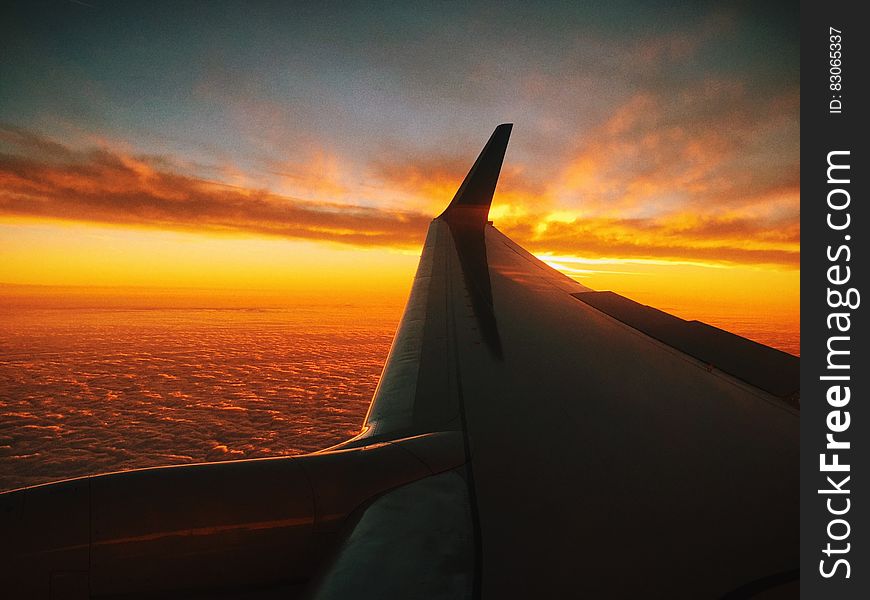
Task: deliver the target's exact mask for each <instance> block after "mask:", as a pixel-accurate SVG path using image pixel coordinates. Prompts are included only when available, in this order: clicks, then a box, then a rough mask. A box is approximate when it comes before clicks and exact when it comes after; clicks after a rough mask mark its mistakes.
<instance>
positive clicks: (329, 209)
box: [0, 127, 428, 246]
mask: <svg viewBox="0 0 870 600" xmlns="http://www.w3.org/2000/svg"><path fill="white" fill-rule="evenodd" d="M0 132H2V137H0V140H2V141H3V142H5V143H6V144H7V145H12V146H15V147H17V148H19V149H21V150H22V151H23V152H22V154H18V155H13V154H0V186H2V190H0V215H4V216H11V217H33V218H50V219H66V220H75V221H90V222H96V223H107V224H114V225H125V226H141V227H157V228H165V229H180V230H196V231H212V232H235V233H252V234H262V235H275V236H282V237H290V238H306V239H316V240H324V241H331V242H342V243H349V244H360V245H381V246H396V245H400V246H412V245H415V244H419V243H420V242H421V241H422V236H423V234H424V232H425V229H426V223H427V222H428V218H427V217H425V216H424V215H422V214H418V213H411V212H395V211H385V210H380V209H377V208H371V207H363V206H352V205H347V204H339V203H329V202H316V203H315V202H305V201H302V200H297V199H293V198H288V197H285V196H280V195H277V194H274V193H271V192H269V191H266V190H258V189H249V188H241V187H233V186H228V185H224V184H219V183H216V182H212V181H205V180H202V179H198V178H196V177H193V176H190V175H187V174H184V173H180V172H176V171H174V170H173V163H172V161H170V160H168V159H165V158H159V157H147V156H131V155H127V154H122V153H119V152H115V151H111V150H107V149H91V150H87V151H74V150H72V149H69V148H67V147H65V146H63V145H61V144H58V143H56V142H53V141H51V140H48V139H46V138H43V137H41V136H38V135H36V134H33V133H29V132H26V131H24V130H21V129H15V128H9V127H5V128H2V129H0ZM40 150H43V152H42V155H43V156H42V158H36V157H33V156H27V155H26V154H29V153H32V151H40Z"/></svg>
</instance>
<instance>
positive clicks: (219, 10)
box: [0, 0, 800, 335]
mask: <svg viewBox="0 0 870 600" xmlns="http://www.w3.org/2000/svg"><path fill="white" fill-rule="evenodd" d="M0 10H2V16H0V50H2V51H0V82H2V83H0V283H3V284H15V285H19V286H20V285H38V286H85V287H88V288H93V289H105V288H113V287H138V288H155V289H156V288H161V289H162V288H190V289H204V290H205V289H207V290H215V289H220V290H241V291H245V292H246V293H247V294H249V295H250V294H255V293H264V294H267V295H268V294H274V293H276V292H280V293H285V292H286V293H288V294H314V295H316V294H337V293H342V294H351V293H352V294H356V295H358V296H359V297H361V298H367V297H369V298H373V297H379V296H384V295H387V296H391V297H393V296H395V297H396V298H398V297H403V296H404V295H405V294H406V293H407V291H408V289H409V287H410V280H411V277H412V276H413V272H414V268H415V267H416V263H417V258H418V256H419V249H420V246H421V243H422V241H423V237H424V236H425V231H426V226H427V223H428V221H429V220H430V219H431V218H432V217H433V216H435V215H437V214H438V213H439V212H440V211H441V210H442V209H443V207H444V206H445V205H446V204H447V202H449V200H450V198H451V197H452V196H453V193H454V192H455V190H456V188H457V187H458V185H459V183H460V182H461V180H462V178H463V176H464V174H465V172H466V171H467V169H468V168H469V166H470V165H471V163H472V162H473V161H474V158H475V157H476V156H477V153H478V152H479V150H480V148H481V147H482V146H483V144H484V143H485V141H486V139H487V138H488V136H489V134H490V133H491V131H492V129H493V128H494V127H495V126H496V125H497V124H499V123H502V122H512V123H514V124H515V125H514V130H513V135H512V140H511V143H510V146H509V149H508V153H507V157H506V161H505V166H504V168H503V171H502V177H501V181H500V183H499V186H498V188H497V191H496V196H495V199H494V202H493V210H492V213H491V215H492V217H491V218H492V219H493V220H494V221H495V225H496V226H497V227H498V228H499V229H501V230H502V231H503V232H505V233H506V234H507V235H509V236H511V237H512V238H514V239H515V240H516V241H517V242H519V243H520V244H522V245H524V246H525V247H527V248H528V249H529V250H530V251H532V252H534V253H535V254H537V255H538V256H540V257H542V258H544V259H545V260H547V261H548V262H550V263H551V264H553V265H554V266H557V267H558V268H560V269H562V270H564V271H565V272H566V273H568V274H569V275H571V276H573V277H576V278H578V280H580V281H582V282H583V283H584V284H586V285H589V286H590V287H593V288H596V289H613V290H615V291H618V292H620V293H624V294H626V295H629V296H631V297H634V298H636V299H638V300H640V301H644V302H649V303H656V304H657V305H659V306H660V307H662V304H664V305H665V306H664V307H665V308H667V307H668V306H675V307H680V310H681V311H682V312H684V313H692V314H687V315H684V316H693V315H694V314H695V313H697V314H698V315H699V316H704V314H703V313H704V311H705V310H706V309H707V308H709V306H710V305H714V304H716V305H721V306H722V307H723V308H722V310H723V311H726V312H728V311H731V312H735V313H739V312H740V311H744V312H746V313H750V312H751V313H762V314H771V315H778V317H777V318H779V319H781V322H782V327H784V328H791V330H792V333H794V334H795V335H796V334H797V331H798V330H797V328H798V314H799V298H798V288H799V277H800V272H799V261H800V202H799V198H800V195H799V186H800V178H799V134H800V130H799V108H800V95H799V57H798V6H797V3H793V4H784V5H779V4H777V3H763V5H762V3H751V2H711V3H702V2H692V3H659V2H642V3H641V2H636V3H620V2H564V3H559V2H547V3H544V4H537V3H529V2H513V3H512V2H499V3H479V2H472V3H458V2H457V3H452V2H438V3H413V4H412V3H390V2H381V3H358V4H354V3H347V2H341V3H337V2H336V3H332V2H316V3H314V2H311V3H302V2H274V3H272V2H252V3H243V2H172V3H169V2H143V3H131V2H105V1H100V0H69V1H55V2H37V1H35V2H21V3H17V4H8V3H7V4H6V5H4V7H3V8H2V9H0ZM7 287H8V286H7ZM705 307H706V308H705Z"/></svg>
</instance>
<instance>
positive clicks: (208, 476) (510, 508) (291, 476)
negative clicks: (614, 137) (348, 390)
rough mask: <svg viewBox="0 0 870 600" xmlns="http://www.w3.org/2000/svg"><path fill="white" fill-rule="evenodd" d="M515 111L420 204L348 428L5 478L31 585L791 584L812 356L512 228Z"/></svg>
mask: <svg viewBox="0 0 870 600" xmlns="http://www.w3.org/2000/svg"><path fill="white" fill-rule="evenodd" d="M510 129H511V126H510V125H500V126H499V127H497V128H496V130H495V132H494V133H493V134H492V137H491V138H490V140H489V142H488V143H487V145H486V146H485V148H484V150H483V151H482V152H481V154H480V156H479V158H478V159H477V161H476V162H475V163H474V166H473V167H472V169H471V171H470V172H469V173H468V175H467V176H466V178H465V180H464V181H463V183H462V185H461V186H460V188H459V191H458V192H457V193H456V196H455V197H454V198H453V200H452V202H451V203H450V205H449V206H448V208H447V209H446V210H445V211H444V213H443V214H441V215H440V216H439V217H437V218H436V219H435V220H433V221H432V224H431V225H430V228H429V232H428V235H427V238H426V242H425V244H424V247H423V252H422V255H421V258H420V264H419V267H418V270H417V274H416V276H415V279H414V283H413V287H412V291H411V295H410V298H409V300H408V303H407V306H406V308H405V312H404V315H403V317H402V320H401V323H400V325H399V329H398V331H397V333H396V337H395V339H394V341H393V345H392V348H391V350H390V354H389V357H388V359H387V362H386V366H385V367H384V372H383V375H382V378H381V381H380V384H379V386H378V388H377V391H376V392H375V396H374V399H373V401H372V404H371V407H370V409H369V412H368V415H367V416H366V420H365V423H364V426H363V430H362V432H361V433H360V434H359V435H358V436H356V437H355V438H353V439H351V440H349V441H348V442H345V443H344V444H340V445H339V446H336V447H335V448H331V449H328V450H326V451H324V452H321V453H316V454H313V455H307V456H303V457H295V458H290V459H265V460H253V461H240V462H236V463H217V464H211V465H194V466H184V467H173V468H163V469H147V470H140V471H132V472H128V473H120V474H114V475H103V476H94V477H90V478H83V479H77V480H72V481H70V482H64V483H61V484H51V485H47V486H38V487H37V488H33V489H29V490H21V491H18V492H12V493H9V494H3V495H0V509H5V512H4V517H3V518H4V519H5V523H7V524H10V526H11V527H14V531H15V532H16V533H15V535H12V536H10V538H9V540H11V541H6V542H4V545H5V546H6V547H7V549H9V548H11V551H10V552H9V553H10V558H9V560H3V563H6V564H18V565H22V564H24V565H28V566H24V567H21V566H19V567H18V568H17V569H16V571H14V572H13V573H12V574H13V575H14V576H15V578H17V580H18V581H19V582H21V581H24V582H25V584H20V585H25V586H26V585H30V586H31V587H33V586H34V585H35V584H33V581H36V580H39V581H43V580H45V581H49V582H55V583H52V584H51V585H49V586H48V587H47V588H46V586H45V585H42V584H40V585H39V586H36V587H38V588H39V590H40V591H39V593H42V594H45V590H46V589H49V590H51V589H54V590H57V589H68V590H72V591H73V592H75V590H81V589H85V590H87V592H86V594H85V596H83V597H88V595H87V594H89V595H90V597H99V596H100V595H107V596H108V595H115V596H120V597H126V596H123V595H124V594H128V595H129V594H134V593H143V590H144V591H146V592H150V593H152V596H153V594H165V593H170V592H171V593H178V590H203V589H206V590H212V591H213V592H216V591H217V590H220V591H221V593H227V594H233V593H237V594H238V596H239V597H253V596H252V594H253V593H254V592H255V591H260V592H262V593H263V594H277V593H281V594H284V595H285V596H286V597H294V596H295V595H298V594H305V595H306V596H307V597H311V598H320V599H329V598H346V597H357V598H513V597H522V598H528V597H536V598H548V597H565V596H569V597H578V598H584V597H585V598H627V597H638V596H655V597H673V598H726V597H727V598H746V597H759V598H762V597H763V598H774V597H777V598H778V597H796V596H797V577H798V572H797V568H798V429H799V404H798V402H799V401H798V393H799V390H798V368H799V359H797V358H796V357H793V356H791V355H788V354H785V353H783V352H779V351H777V350H774V349H772V348H768V347H766V346H763V345H761V344H756V343H755V342H751V341H749V340H746V339H744V338H740V337H738V336H735V335H733V334H730V333H727V332H724V331H722V330H719V329H716V328H714V327H710V326H707V325H704V324H702V323H698V322H696V321H684V320H682V319H679V318H677V317H674V316H671V315H668V314H666V313H663V312H661V311H658V310H656V309H654V308H651V307H648V306H643V305H641V304H638V303H635V302H633V301H631V300H629V299H627V298H623V297H621V296H619V295H617V294H613V293H612V292H596V291H593V290H590V289H589V288H587V287H585V286H583V285H581V284H579V283H577V282H576V281H574V280H572V279H570V278H568V277H566V276H564V275H562V274H561V273H559V272H557V271H555V270H554V269H552V268H551V267H549V266H547V265H546V264H544V263H542V262H541V261H539V260H538V259H536V258H535V257H534V256H532V255H531V254H530V253H528V252H527V251H525V250H524V249H523V248H521V247H520V246H518V245H517V244H516V243H514V242H513V241H511V240H510V239H509V238H507V237H506V236H505V235H503V234H502V233H500V232H499V231H498V230H497V229H495V228H494V227H493V225H492V223H490V222H489V221H488V212H489V206H490V203H491V201H492V198H493V193H494V191H495V187H496V183H497V180H498V175H499V171H500V168H501V165H502V161H503V159H504V155H505V150H506V147H507V142H508V138H509V135H510ZM61 506H65V507H67V508H66V511H65V512H64V513H63V514H64V519H60V517H58V514H60V512H59V511H58V507H61ZM71 516H75V518H70V517H71ZM60 522H63V523H64V525H59V523H60ZM34 533H36V534H38V535H34ZM22 557H24V558H22ZM34 564H35V565H37V567H38V568H37V567H33V565H34ZM24 573H26V575H23V574H24ZM154 573H160V576H159V577H158V576H154V575H149V574H154ZM40 586H41V587H40ZM52 586H53V587H52ZM73 592H71V593H73ZM49 593H52V592H50V591H49ZM285 596H281V597H285ZM34 597H36V596H34ZM41 597H55V596H53V595H52V596H46V595H43V596H41ZM71 597H72V596H71ZM172 597H186V596H172ZM221 597H235V596H232V595H230V596H221ZM264 597H265V596H264ZM268 597H277V596H268Z"/></svg>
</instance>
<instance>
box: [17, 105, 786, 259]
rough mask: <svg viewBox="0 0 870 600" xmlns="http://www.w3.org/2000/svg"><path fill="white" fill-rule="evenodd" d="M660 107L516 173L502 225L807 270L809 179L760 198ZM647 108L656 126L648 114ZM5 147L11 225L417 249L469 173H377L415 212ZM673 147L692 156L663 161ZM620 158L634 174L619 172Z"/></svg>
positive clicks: (432, 165) (718, 154)
mask: <svg viewBox="0 0 870 600" xmlns="http://www.w3.org/2000/svg"><path fill="white" fill-rule="evenodd" d="M656 106H657V105H656V103H655V101H654V99H650V98H649V97H641V96H639V97H637V98H635V99H634V100H632V101H631V102H630V103H628V104H627V105H626V106H625V107H623V109H622V110H618V111H616V112H615V114H614V116H613V118H612V119H611V120H609V121H608V122H606V123H605V124H603V125H602V127H601V129H600V131H599V134H600V135H599V137H598V139H597V140H596V142H595V143H594V144H593V145H590V146H587V147H585V148H582V149H581V151H580V153H579V154H577V155H576V156H575V157H573V158H569V160H568V161H567V163H566V165H567V166H566V167H565V168H564V169H563V172H562V173H561V175H560V177H557V178H555V179H554V180H553V181H549V182H546V181H538V180H533V179H530V178H528V177H527V176H526V172H527V171H528V170H530V169H531V167H529V166H528V165H525V164H524V163H522V162H519V161H518V164H512V165H506V166H505V170H504V173H503V176H502V179H501V181H500V183H499V187H498V190H497V198H496V202H495V205H494V207H493V219H494V220H495V221H496V224H497V225H498V226H499V228H500V229H502V230H503V231H505V233H507V234H508V235H510V236H512V237H513V238H514V239H516V240H517V242H519V243H521V244H523V245H525V246H527V247H528V248H529V249H530V250H533V251H536V252H555V253H559V254H574V255H578V256H586V257H602V256H604V257H637V258H640V257H643V258H657V259H671V260H674V259H677V260H701V261H708V262H711V261H712V262H734V263H749V264H770V263H773V264H779V265H788V266H797V265H798V263H799V256H800V220H799V217H800V213H799V182H798V181H791V180H792V179H795V178H796V177H797V175H796V173H795V174H794V175H792V174H789V173H785V175H784V176H783V177H784V181H785V183H777V179H776V178H774V179H775V181H774V182H773V183H771V182H768V181H765V180H763V179H759V181H757V182H756V187H757V189H756V190H754V191H752V189H751V187H752V186H749V185H746V183H745V182H740V181H737V182H735V178H736V176H730V175H729V174H728V168H729V166H728V160H730V159H723V157H728V156H731V152H732V151H731V150H730V149H729V148H730V146H731V145H732V144H733V140H726V141H724V142H721V144H720V145H717V143H716V139H717V138H716V136H718V135H720V134H718V133H717V132H715V131H707V130H706V129H704V130H703V131H701V133H700V137H699V134H698V132H693V131H692V130H691V128H690V127H689V126H688V125H687V126H685V127H686V129H679V130H678V131H675V132H671V133H668V131H667V128H665V130H664V132H662V130H660V129H657V127H658V125H659V121H660V119H659V117H656V116H655V114H656V112H655V109H656ZM639 107H642V108H644V109H645V112H644V115H646V116H640V117H638V116H635V114H636V112H637V111H636V110H632V109H638V108H639ZM650 115H652V116H650ZM707 136H711V137H707ZM0 143H2V144H4V145H5V146H6V147H11V148H12V149H14V150H17V151H18V153H5V154H0V184H2V190H0V215H2V216H7V217H29V218H37V219H67V220H76V221H88V222H96V223H106V224H113V225H121V226H133V227H153V228H163V229H174V230H187V231H206V232H225V233H237V234H239V233H241V234H254V235H271V236H281V237H287V238H303V239H311V240H319V241H327V242H339V243H346V244H353V245H360V246H390V247H406V248H413V247H417V246H418V245H419V244H420V243H421V241H422V238H423V235H424V234H425V230H426V225H427V223H428V220H429V219H430V218H431V216H432V215H434V214H437V211H439V210H441V208H442V207H443V205H444V204H445V203H446V202H447V201H448V200H449V198H450V197H451V196H452V194H453V193H454V191H455V189H456V187H457V186H458V184H459V182H460V181H461V179H462V176H463V175H464V173H465V170H466V168H467V163H468V160H467V157H465V158H464V159H463V160H459V159H455V158H451V157H450V156H449V155H446V154H444V155H432V156H423V155H422V154H412V153H409V154H406V155H405V156H404V157H401V156H398V155H395V154H393V155H390V156H387V157H386V158H385V157H383V156H382V157H381V158H379V159H374V160H373V161H372V162H370V163H369V165H368V172H367V176H366V177H367V179H368V181H370V182H371V181H375V182H377V185H374V186H373V187H374V188H375V189H376V191H379V193H381V194H382V196H383V197H384V198H387V199H389V198H390V197H396V198H399V197H404V198H405V199H406V202H404V206H416V207H426V209H425V210H424V209H422V208H421V210H420V211H419V212H415V211H401V210H393V209H386V208H377V207H372V206H361V205H354V204H349V203H346V202H336V201H327V200H324V201H317V202H313V201H305V200H299V199H295V198H292V197H288V196H284V195H280V194H276V193H274V192H272V191H268V190H264V189H253V188H250V187H245V186H231V185H227V184H224V183H218V182H215V181H209V180H205V179H201V178H198V177H195V176H194V175H192V174H189V173H187V172H185V171H184V169H183V168H182V167H180V166H179V163H177V162H175V161H173V160H172V159H170V158H167V157H159V156H157V157H155V156H141V155H132V154H129V153H125V152H122V151H119V150H110V149H107V148H100V149H90V150H73V149H71V148H69V147H66V146H64V145H62V144H59V143H57V142H55V141H53V140H50V139H47V138H44V137H41V136H39V135H36V134H34V133H31V132H28V131H25V130H21V129H15V128H10V127H6V128H0ZM738 146H739V145H738ZM665 148H670V149H672V150H673V151H674V152H676V153H677V155H678V156H679V157H680V159H679V160H669V159H667V158H666V157H665V158H663V157H661V156H658V155H656V152H657V151H659V150H662V151H663V150H664V149H665ZM723 148H726V149H725V150H723ZM602 149H606V150H607V155H606V156H601V155H600V154H598V153H599V152H601V151H602ZM650 152H651V153H652V154H653V155H654V156H651V157H646V154H647V153H650ZM692 156H695V159H694V160H691V157H692ZM612 160H615V161H616V162H617V163H618V164H619V165H621V166H620V169H621V170H622V172H623V176H622V177H619V176H618V175H617V173H616V172H615V171H610V170H609V169H611V168H613V169H615V168H616V167H612V165H610V161H612ZM328 167H329V163H326V166H322V165H321V167H318V169H316V171H317V172H318V173H320V174H321V175H322V177H320V178H319V179H321V180H322V181H321V183H320V186H321V190H322V192H323V193H322V194H318V195H315V197H317V198H327V197H328V196H329V194H330V193H335V194H336V195H337V196H338V197H340V198H341V199H342V200H344V199H345V198H347V197H348V195H350V193H351V192H352V189H351V190H350V192H349V190H348V188H347V183H346V182H344V181H339V180H340V179H341V176H342V175H341V173H339V172H338V171H337V170H336V169H332V168H328ZM297 171H298V172H300V173H302V174H303V175H304V173H305V172H306V171H307V170H306V169H305V168H301V170H298V169H297ZM291 175H292V173H291ZM300 176H302V175H300ZM305 177H306V182H307V183H306V185H307V186H309V187H310V186H316V185H317V180H318V177H312V176H311V175H310V174H309V175H307V176H305ZM312 189H313V188H312ZM337 190H338V191H337ZM566 197H567V198H568V201H567V202H566V201H565V198H566ZM575 197H576V198H577V201H576V202H574V201H571V198H575ZM704 199H706V204H705V203H704Z"/></svg>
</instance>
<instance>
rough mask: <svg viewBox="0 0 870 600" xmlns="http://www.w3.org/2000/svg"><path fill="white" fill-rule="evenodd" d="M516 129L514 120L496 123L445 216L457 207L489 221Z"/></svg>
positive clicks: (443, 214) (444, 213) (443, 215)
mask: <svg viewBox="0 0 870 600" xmlns="http://www.w3.org/2000/svg"><path fill="white" fill-rule="evenodd" d="M512 130H513V123H501V124H499V125H498V126H496V128H495V129H494V130H493V132H492V135H490V136H489V140H488V141H487V142H486V145H485V146H484V147H483V150H481V152H480V155H479V156H478V157H477V160H476V161H474V164H473V165H472V167H471V169H470V170H469V171H468V174H467V175H466V176H465V179H464V180H463V181H462V185H460V186H459V189H458V190H457V191H456V195H455V196H453V200H451V202H450V204H449V205H448V206H447V208H446V209H445V211H444V212H443V213H442V214H441V216H442V217H448V216H449V215H450V213H451V212H452V211H455V210H457V209H472V211H473V212H475V213H480V215H481V216H482V218H483V220H484V221H486V218H487V216H488V215H489V207H490V205H491V204H492V197H493V194H494V193H495V187H496V185H497V184H498V178H499V174H500V173H501V166H502V163H503V162H504V155H505V152H506V151H507V145H508V141H509V139H510V135H511V131H512Z"/></svg>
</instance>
